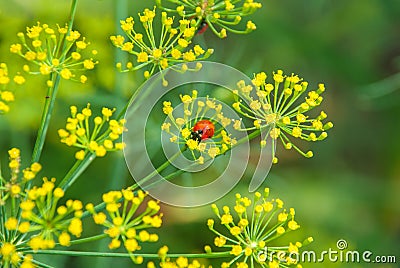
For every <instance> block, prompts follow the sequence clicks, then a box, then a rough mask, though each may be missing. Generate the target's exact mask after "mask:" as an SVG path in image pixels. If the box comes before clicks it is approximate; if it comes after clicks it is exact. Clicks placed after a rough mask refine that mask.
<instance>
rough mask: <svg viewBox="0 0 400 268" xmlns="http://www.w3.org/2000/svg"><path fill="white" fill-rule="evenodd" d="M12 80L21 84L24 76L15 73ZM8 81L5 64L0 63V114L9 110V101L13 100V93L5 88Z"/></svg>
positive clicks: (9, 80) (23, 81)
mask: <svg viewBox="0 0 400 268" xmlns="http://www.w3.org/2000/svg"><path fill="white" fill-rule="evenodd" d="M13 81H14V83H15V84H17V85H22V84H23V83H25V78H24V77H23V76H21V75H20V74H17V75H15V76H14V78H13ZM10 82H11V79H10V77H9V75H8V68H7V64H5V63H0V114H5V113H8V112H9V111H10V106H9V103H11V102H13V101H14V100H15V97H14V93H13V92H11V91H9V90H7V86H8V84H9V83H10Z"/></svg>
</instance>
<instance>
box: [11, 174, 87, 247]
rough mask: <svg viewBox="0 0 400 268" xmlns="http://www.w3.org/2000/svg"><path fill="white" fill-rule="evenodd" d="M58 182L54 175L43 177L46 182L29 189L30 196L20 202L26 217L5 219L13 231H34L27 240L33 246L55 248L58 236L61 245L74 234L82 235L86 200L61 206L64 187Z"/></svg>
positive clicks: (66, 244) (27, 193) (73, 201)
mask: <svg viewBox="0 0 400 268" xmlns="http://www.w3.org/2000/svg"><path fill="white" fill-rule="evenodd" d="M54 182H55V179H54V178H53V179H51V180H48V179H47V178H43V184H42V186H40V187H36V186H35V187H33V188H32V189H30V190H27V192H26V197H27V198H26V200H24V201H22V202H21V203H20V205H19V207H20V209H21V218H22V219H23V220H25V221H18V220H17V218H13V217H10V218H8V220H7V221H6V223H5V226H6V228H7V230H9V231H13V230H18V231H19V232H20V233H22V234H24V233H28V232H34V233H35V235H33V236H31V237H30V238H29V241H28V242H27V244H28V245H29V247H31V248H32V249H33V250H39V249H49V248H54V247H55V244H56V238H57V240H58V243H59V244H60V245H62V246H69V245H70V240H71V235H73V236H75V237H80V235H81V233H82V221H81V219H80V217H81V215H82V209H83V205H82V202H81V201H79V200H68V201H67V202H66V203H65V205H61V206H57V204H58V201H59V200H60V199H61V198H62V197H63V196H64V191H63V190H62V189H61V188H58V187H55V184H54ZM38 231H39V233H37V232H38Z"/></svg>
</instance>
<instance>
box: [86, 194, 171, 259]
mask: <svg viewBox="0 0 400 268" xmlns="http://www.w3.org/2000/svg"><path fill="white" fill-rule="evenodd" d="M146 196H147V194H146V193H144V192H142V191H140V190H139V191H137V192H136V193H134V192H133V191H132V190H130V189H125V190H122V191H110V192H108V193H105V194H103V202H104V203H105V204H106V208H105V209H106V213H107V214H106V213H104V212H96V211H95V209H94V206H93V204H88V205H87V206H86V209H87V210H88V211H89V212H90V213H91V214H92V215H93V220H94V222H95V223H96V224H99V225H103V226H105V227H106V228H107V229H106V230H105V231H104V232H105V233H106V234H107V235H108V236H109V237H110V238H111V242H110V243H109V245H108V247H109V248H110V249H117V248H119V247H120V246H121V242H122V243H123V245H124V247H125V249H126V250H127V251H128V252H129V253H133V252H135V251H137V250H140V248H141V247H140V245H139V242H156V241H158V235H157V234H151V233H149V232H148V231H146V230H145V229H148V228H159V227H161V224H162V216H163V215H162V214H157V213H158V212H159V210H160V206H159V205H158V202H156V201H154V200H150V201H148V202H147V205H146V206H145V208H143V206H144V205H142V204H143V201H144V198H145V197H146ZM138 209H139V210H140V211H141V212H138ZM131 259H132V260H133V261H134V262H135V263H142V262H143V258H142V257H140V256H136V257H135V256H133V255H131Z"/></svg>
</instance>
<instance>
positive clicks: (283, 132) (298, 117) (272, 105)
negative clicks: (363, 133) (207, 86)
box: [233, 70, 333, 163]
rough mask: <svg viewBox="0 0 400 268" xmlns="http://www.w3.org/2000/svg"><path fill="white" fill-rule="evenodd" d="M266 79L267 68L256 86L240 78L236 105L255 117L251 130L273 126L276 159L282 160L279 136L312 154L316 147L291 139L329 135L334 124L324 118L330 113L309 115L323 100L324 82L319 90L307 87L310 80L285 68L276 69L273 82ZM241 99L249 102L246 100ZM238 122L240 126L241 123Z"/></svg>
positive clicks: (317, 138) (286, 144)
mask: <svg viewBox="0 0 400 268" xmlns="http://www.w3.org/2000/svg"><path fill="white" fill-rule="evenodd" d="M266 79H267V75H266V74H265V73H264V72H261V73H258V74H256V75H255V76H254V79H253V80H252V82H253V84H254V86H255V90H254V88H253V87H252V86H251V85H245V83H244V82H243V81H239V82H238V84H237V85H238V88H239V89H238V90H237V91H236V94H237V95H236V100H237V101H236V102H235V103H234V104H233V107H234V108H235V109H236V111H238V112H239V113H240V114H242V115H243V116H244V117H247V118H250V119H251V120H253V123H254V126H252V127H250V128H247V130H250V129H260V128H266V127H271V130H270V131H269V136H270V137H271V138H272V143H273V145H272V150H273V151H272V155H273V162H274V163H277V162H278V159H277V158H276V157H275V142H276V141H277V140H278V139H279V140H280V141H281V142H282V144H283V146H284V147H285V148H286V149H288V150H289V149H292V148H294V149H295V150H296V151H297V152H299V153H300V154H301V155H303V156H305V157H312V156H313V152H312V151H308V152H303V151H302V150H301V149H300V148H299V147H297V146H296V145H295V144H293V143H292V141H291V139H292V138H299V139H302V140H305V141H311V142H314V141H320V140H324V139H325V138H326V137H327V136H328V134H327V132H326V131H327V130H328V129H330V128H332V127H333V124H332V122H327V123H324V122H323V121H324V120H325V119H326V118H327V114H326V113H325V112H324V111H321V112H320V114H319V115H317V116H315V117H313V116H312V115H309V112H310V111H311V110H313V109H314V108H316V107H317V106H319V105H320V104H321V103H322V100H323V97H322V96H321V95H322V93H323V92H324V91H325V86H324V84H319V85H318V88H317V89H315V90H311V91H307V87H308V82H306V81H304V80H303V79H302V78H299V77H298V75H295V74H291V75H289V76H287V75H284V74H283V71H282V70H278V71H276V72H273V75H272V80H273V81H272V83H268V82H267V81H266ZM301 97H303V98H301ZM239 98H240V99H239ZM241 99H244V100H246V102H248V103H249V104H244V103H243V102H242V100H241ZM237 123H239V122H237ZM235 125H236V124H235ZM236 126H237V129H239V128H240V126H239V124H237V125H236ZM267 138H268V136H266V137H264V138H263V140H262V141H261V146H265V145H266V139H267Z"/></svg>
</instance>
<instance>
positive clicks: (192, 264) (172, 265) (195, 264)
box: [147, 246, 205, 268]
mask: <svg viewBox="0 0 400 268" xmlns="http://www.w3.org/2000/svg"><path fill="white" fill-rule="evenodd" d="M168 250H169V248H168V247H167V246H162V247H161V248H160V249H159V250H158V256H159V258H160V262H159V263H157V264H158V265H156V264H155V263H154V262H153V261H149V262H148V263H147V268H156V267H162V268H186V267H188V268H204V267H205V265H204V264H201V263H200V262H199V261H198V260H196V259H194V260H192V261H190V260H189V259H188V258H186V257H183V256H180V257H178V258H175V259H171V258H169V257H168V254H167V253H168Z"/></svg>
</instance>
